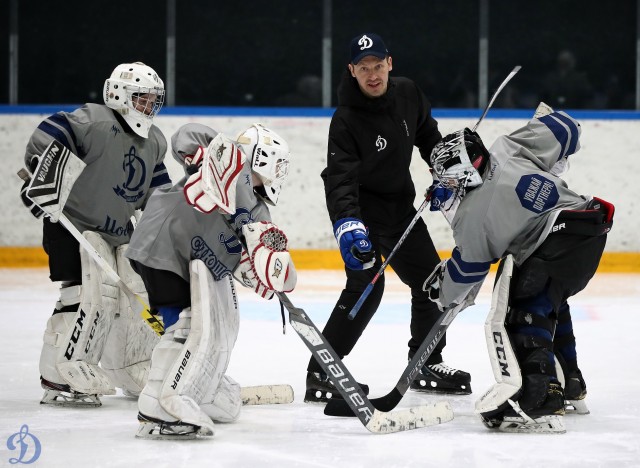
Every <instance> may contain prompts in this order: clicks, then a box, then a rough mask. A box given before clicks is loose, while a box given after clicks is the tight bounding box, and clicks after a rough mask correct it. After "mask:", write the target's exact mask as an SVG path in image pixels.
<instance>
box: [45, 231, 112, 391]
mask: <svg viewBox="0 0 640 468" xmlns="http://www.w3.org/2000/svg"><path fill="white" fill-rule="evenodd" d="M83 235H84V237H85V238H86V239H87V240H88V241H89V242H90V243H91V245H92V246H93V247H94V248H95V249H96V251H97V252H98V253H99V254H100V256H101V257H102V258H104V259H105V260H106V261H107V262H109V263H110V264H111V265H112V266H113V267H115V257H114V253H113V248H112V247H111V246H110V245H109V244H108V243H107V242H106V241H105V240H104V239H103V238H102V236H100V234H98V233H95V232H91V231H85V232H84V233H83ZM80 259H81V263H82V299H81V304H80V309H79V310H78V312H77V313H76V317H75V323H74V325H73V327H72V328H71V329H70V330H69V332H68V333H67V335H66V336H65V338H64V340H63V343H65V344H63V347H62V348H64V349H62V348H61V355H59V356H58V361H57V363H56V367H57V369H58V372H59V373H60V375H61V377H62V378H63V380H64V381H65V382H66V383H67V384H68V385H69V386H70V387H71V389H72V390H74V391H77V392H80V393H87V394H103V395H113V394H114V393H115V388H114V387H113V384H112V383H111V381H110V379H109V377H108V376H107V375H106V374H105V373H104V371H103V370H102V369H100V368H99V367H98V362H99V361H100V357H101V355H102V351H103V349H104V344H105V342H106V338H107V335H108V334H109V330H110V328H111V323H112V321H113V317H114V315H115V313H116V311H117V307H118V305H117V304H118V297H119V292H118V287H117V286H116V285H115V284H113V283H111V282H110V281H109V280H108V278H106V275H102V271H101V269H100V267H99V266H98V265H97V264H96V262H95V261H94V260H93V259H92V258H91V256H90V255H89V254H88V253H87V252H86V251H85V250H84V249H81V251H80Z"/></svg>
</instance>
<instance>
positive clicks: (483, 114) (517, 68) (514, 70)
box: [471, 65, 522, 132]
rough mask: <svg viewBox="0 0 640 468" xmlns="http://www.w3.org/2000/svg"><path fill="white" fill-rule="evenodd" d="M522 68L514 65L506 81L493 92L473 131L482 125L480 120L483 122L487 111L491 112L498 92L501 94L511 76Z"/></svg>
mask: <svg viewBox="0 0 640 468" xmlns="http://www.w3.org/2000/svg"><path fill="white" fill-rule="evenodd" d="M521 68H522V67H521V66H520V65H516V66H515V67H513V70H511V72H510V73H509V74H508V75H507V77H506V78H505V79H504V81H503V82H502V83H500V86H498V89H496V92H495V93H493V96H491V99H490V100H489V103H488V104H487V105H486V107H485V108H484V112H483V113H482V115H481V116H480V119H478V122H477V123H476V124H475V125H474V126H473V128H472V129H471V131H472V132H475V131H476V130H477V128H478V127H479V126H480V122H482V121H483V120H484V117H485V116H486V115H487V112H489V109H491V106H492V105H493V101H495V100H496V98H497V97H498V94H500V91H502V88H504V87H505V86H507V83H508V82H509V81H511V78H513V77H514V76H515V75H516V73H518V72H519V71H520V69H521Z"/></svg>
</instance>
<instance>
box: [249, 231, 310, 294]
mask: <svg viewBox="0 0 640 468" xmlns="http://www.w3.org/2000/svg"><path fill="white" fill-rule="evenodd" d="M242 234H243V235H244V238H245V240H246V243H247V250H248V252H249V256H250V257H251V263H252V266H253V269H254V272H255V276H256V278H257V279H258V280H259V281H260V282H261V283H262V284H263V285H264V287H265V288H267V289H272V290H274V291H278V292H283V291H284V292H291V291H293V288H295V286H296V282H297V273H296V269H295V267H294V265H293V261H292V260H291V254H290V253H289V251H288V250H287V236H286V235H285V233H284V232H282V230H280V229H278V227H277V226H276V225H275V224H273V223H269V222H266V221H261V222H257V223H251V224H245V225H244V226H242Z"/></svg>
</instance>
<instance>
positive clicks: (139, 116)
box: [102, 62, 164, 138]
mask: <svg viewBox="0 0 640 468" xmlns="http://www.w3.org/2000/svg"><path fill="white" fill-rule="evenodd" d="M102 94H103V97H104V103H105V104H106V105H107V107H109V108H111V109H113V110H115V111H117V112H118V113H119V114H120V115H122V117H123V118H124V120H125V121H126V122H127V124H129V126H130V127H131V129H132V130H133V131H134V132H136V133H137V134H138V135H140V136H141V137H143V138H147V137H148V136H149V129H150V128H151V124H152V123H153V118H154V117H155V115H156V114H157V113H158V112H159V111H160V109H161V108H162V104H163V103H164V83H163V81H162V80H161V79H160V77H159V76H158V74H157V73H156V72H155V71H154V70H153V68H151V67H149V66H147V65H145V64H144V63H142V62H135V63H123V64H120V65H118V66H117V67H116V68H115V69H114V70H113V72H112V73H111V76H110V77H109V78H107V80H106V81H105V82H104V89H103V93H102Z"/></svg>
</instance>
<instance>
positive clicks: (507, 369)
mask: <svg viewBox="0 0 640 468" xmlns="http://www.w3.org/2000/svg"><path fill="white" fill-rule="evenodd" d="M512 275H513V257H512V256H511V255H509V256H507V257H506V258H505V259H504V260H503V261H502V263H501V264H500V269H499V271H498V276H497V277H496V281H495V285H494V287H493V295H492V297H491V309H490V310H489V315H488V317H487V320H486V321H485V324H484V332H485V338H486V342H487V349H488V351H489V360H490V361H491V368H492V370H493V375H494V377H495V379H496V383H495V384H494V385H493V386H492V387H491V388H490V389H489V390H488V391H487V392H485V393H484V394H483V395H482V396H481V397H480V398H479V399H478V401H476V404H475V411H476V413H478V414H480V415H481V417H482V418H483V420H484V421H485V424H487V421H489V420H491V419H492V418H493V417H494V415H496V414H500V413H502V412H503V411H504V410H505V409H506V408H508V407H509V403H508V400H509V399H511V398H514V397H515V396H517V394H518V393H519V391H520V389H521V387H522V375H521V373H520V366H519V365H518V360H517V358H516V354H515V352H514V351H513V347H512V346H511V341H510V339H509V335H508V333H507V330H506V329H505V326H504V323H505V318H506V315H507V312H508V311H509V289H510V285H511V277H512Z"/></svg>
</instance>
